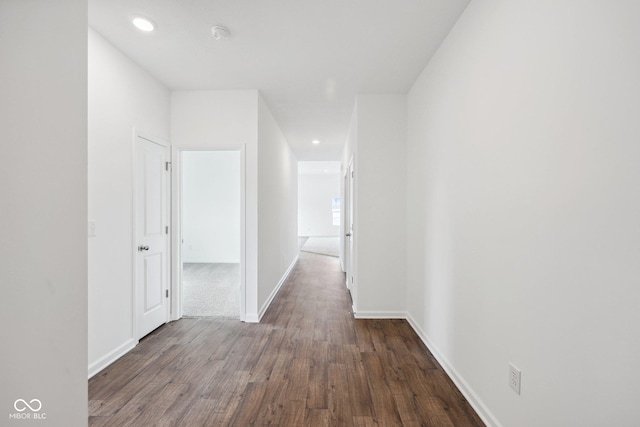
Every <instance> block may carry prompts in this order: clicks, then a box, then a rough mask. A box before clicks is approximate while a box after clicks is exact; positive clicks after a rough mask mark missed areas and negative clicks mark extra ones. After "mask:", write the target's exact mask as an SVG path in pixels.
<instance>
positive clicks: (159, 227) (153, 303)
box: [135, 136, 169, 339]
mask: <svg viewBox="0 0 640 427" xmlns="http://www.w3.org/2000/svg"><path fill="white" fill-rule="evenodd" d="M167 159H168V148H167V147H166V146H164V145H162V144H160V143H157V142H153V141H151V140H149V139H146V138H143V137H141V136H137V137H136V189H135V203H136V247H135V253H136V257H135V262H136V298H135V299H136V310H135V311H136V325H137V328H136V329H137V338H138V339H140V338H142V337H143V336H145V335H147V334H148V333H149V332H151V331H153V330H154V329H155V328H157V327H158V326H160V325H162V324H164V323H166V322H167V320H168V316H169V299H168V298H169V291H168V289H169V287H168V277H169V274H168V273H169V271H168V269H169V256H168V255H169V247H168V242H169V239H168V232H169V230H168V225H169V214H168V209H169V193H168V191H169V179H168V178H169V177H168V174H169V173H168V169H169V168H168V165H167Z"/></svg>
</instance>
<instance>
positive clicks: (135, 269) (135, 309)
mask: <svg viewBox="0 0 640 427" xmlns="http://www.w3.org/2000/svg"><path fill="white" fill-rule="evenodd" d="M138 138H142V139H145V140H147V141H149V142H152V143H154V144H158V145H161V146H163V147H164V148H165V150H167V157H166V159H167V161H171V160H170V159H171V151H170V149H171V144H169V143H168V142H167V141H165V140H163V139H161V138H157V137H155V136H152V135H150V134H148V133H146V132H143V131H140V130H138V129H136V128H134V129H133V143H132V159H133V167H132V168H131V169H132V171H133V172H132V182H133V187H132V192H131V201H132V209H131V213H132V233H131V237H132V241H131V259H132V268H131V274H132V276H131V277H132V283H133V286H132V295H131V301H132V303H133V310H132V312H133V319H132V322H131V327H132V330H131V336H132V337H133V339H134V340H135V342H136V343H137V342H138V341H139V340H140V338H142V337H140V336H138V316H139V314H140V313H139V307H138V258H137V256H138V253H137V251H136V247H137V245H138V226H139V225H138V209H137V200H136V192H137V188H138V169H137V165H138V155H139V153H138ZM169 174H170V175H169V178H168V179H167V188H166V189H165V191H166V192H167V194H166V196H167V207H166V209H167V212H165V214H166V215H167V218H168V219H169V221H168V222H169V224H167V225H168V226H169V232H168V236H167V247H166V250H167V265H166V268H167V272H166V274H167V289H169V298H168V299H169V301H168V302H167V307H166V310H167V314H166V321H165V324H166V323H167V322H169V321H170V320H171V311H172V309H171V308H172V300H173V292H172V291H171V288H172V286H171V285H172V283H171V270H172V268H171V259H172V253H171V240H172V239H171V236H172V232H171V230H172V227H171V226H170V223H171V221H172V218H171V210H172V209H171V204H172V197H171V196H172V195H171V181H172V177H171V168H169Z"/></svg>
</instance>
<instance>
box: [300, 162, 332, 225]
mask: <svg viewBox="0 0 640 427" xmlns="http://www.w3.org/2000/svg"><path fill="white" fill-rule="evenodd" d="M308 163H314V164H317V165H318V166H319V168H318V169H317V170H315V169H313V168H312V169H310V170H309V171H308V172H305V171H302V168H304V166H305V164H308ZM334 163H336V164H337V165H338V168H336V167H335V166H334ZM323 164H326V165H327V169H326V172H325V169H323V166H322V165H323ZM298 166H299V170H298V235H299V236H339V235H340V225H333V209H332V200H333V199H334V198H341V196H340V182H341V180H342V176H341V174H340V171H339V163H338V162H299V163H298Z"/></svg>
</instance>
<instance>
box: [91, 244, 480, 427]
mask: <svg viewBox="0 0 640 427" xmlns="http://www.w3.org/2000/svg"><path fill="white" fill-rule="evenodd" d="M350 306H351V302H350V298H349V294H348V292H347V291H346V288H345V286H344V276H343V274H342V273H341V272H340V268H339V265H338V260H337V259H336V258H332V257H327V256H322V255H315V254H310V253H304V252H302V253H301V255H300V261H299V262H298V264H297V265H296V267H295V269H294V270H293V271H292V273H291V275H290V277H289V280H287V282H286V283H285V284H284V285H283V287H282V289H281V290H280V292H279V293H278V295H277V296H276V298H275V300H274V301H273V303H272V305H271V307H270V309H269V310H268V312H267V313H266V314H265V316H264V318H263V319H262V322H261V323H260V324H246V323H241V322H239V321H235V320H214V319H207V318H201V319H182V320H179V321H177V322H173V323H169V324H167V325H165V326H163V327H161V328H159V329H158V330H156V331H154V332H153V333H151V334H150V335H149V336H147V337H146V338H144V339H143V340H142V341H141V342H140V344H139V345H138V346H137V347H136V348H135V349H133V350H132V351H131V352H130V353H128V354H127V355H125V356H124V357H123V358H121V359H120V360H119V361H117V362H116V363H114V364H113V365H111V366H110V367H108V368H107V369H105V370H104V371H102V372H101V373H99V374H98V375H96V376H95V377H94V378H92V379H91V380H90V381H89V425H91V426H144V427H146V426H249V425H252V424H269V425H272V426H357V427H360V426H362V427H365V426H367V427H368V426H455V427H461V426H482V425H484V424H483V423H482V421H481V420H480V418H479V417H478V416H477V415H476V413H475V412H474V411H473V409H472V408H471V407H470V406H469V404H468V403H467V402H466V400H465V399H464V398H463V396H462V395H461V394H460V392H459V391H458V390H457V389H456V387H455V386H454V385H453V383H452V382H451V381H450V379H449V378H448V377H447V375H446V374H445V373H444V371H443V370H442V368H441V367H440V365H438V363H437V362H436V361H435V359H434V358H433V356H432V355H431V354H430V353H429V351H428V350H427V348H426V347H425V346H424V344H423V343H422V342H421V341H420V339H419V338H418V336H417V335H416V334H415V333H414V332H413V330H412V329H411V327H410V326H409V324H408V323H407V322H406V321H404V320H356V319H354V318H353V316H352V313H351V310H350Z"/></svg>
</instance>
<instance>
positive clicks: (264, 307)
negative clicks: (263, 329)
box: [245, 255, 300, 323]
mask: <svg viewBox="0 0 640 427" xmlns="http://www.w3.org/2000/svg"><path fill="white" fill-rule="evenodd" d="M299 258H300V255H296V257H295V258H294V259H293V261H292V262H291V265H289V268H287V271H285V272H284V274H283V275H282V277H281V278H280V281H279V282H278V284H277V285H276V287H275V288H274V289H273V291H271V294H269V298H267V300H266V301H265V302H264V304H262V307H261V308H260V311H259V312H258V319H257V322H251V320H249V318H250V317H252V316H250V315H249V313H247V316H246V318H245V321H246V322H250V323H258V322H260V320H262V316H264V314H265V313H266V312H267V309H268V308H269V306H270V305H271V303H272V302H273V299H274V298H275V297H276V294H277V293H278V291H279V290H280V288H281V287H282V285H284V282H285V281H286V280H287V277H289V273H291V270H293V267H294V266H295V265H296V262H298V259H299Z"/></svg>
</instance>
